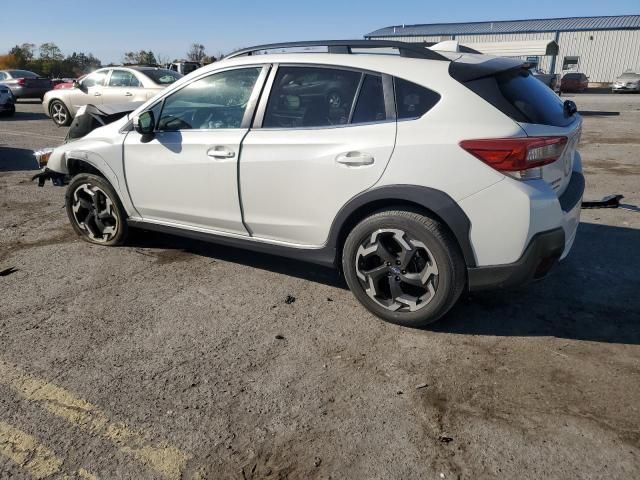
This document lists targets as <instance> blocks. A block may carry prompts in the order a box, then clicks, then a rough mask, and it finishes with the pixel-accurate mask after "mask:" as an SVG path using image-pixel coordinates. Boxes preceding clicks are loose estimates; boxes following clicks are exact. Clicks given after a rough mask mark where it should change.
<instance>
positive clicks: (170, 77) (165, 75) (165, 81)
mask: <svg viewBox="0 0 640 480" xmlns="http://www.w3.org/2000/svg"><path fill="white" fill-rule="evenodd" d="M142 73H144V74H145V75H146V76H147V77H149V78H150V79H151V80H153V82H154V83H157V84H158V85H170V84H172V83H173V82H175V81H176V80H179V79H181V78H182V77H183V75H182V74H180V73H178V72H174V71H173V70H167V69H165V68H158V69H156V70H142Z"/></svg>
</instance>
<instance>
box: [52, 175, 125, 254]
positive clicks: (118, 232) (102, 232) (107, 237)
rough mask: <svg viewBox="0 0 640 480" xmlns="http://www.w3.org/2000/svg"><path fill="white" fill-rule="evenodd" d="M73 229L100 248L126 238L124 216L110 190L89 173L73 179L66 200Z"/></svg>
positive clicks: (107, 184) (116, 198)
mask: <svg viewBox="0 0 640 480" xmlns="http://www.w3.org/2000/svg"><path fill="white" fill-rule="evenodd" d="M65 203H66V209H67V215H68V216H69V220H70V221H71V225H72V226H73V229H74V230H75V231H76V233H77V234H78V235H80V236H81V237H82V238H83V239H84V240H86V241H88V242H90V243H97V244H99V245H109V246H112V245H120V244H122V243H123V242H124V240H125V238H126V236H127V222H126V214H125V212H124V209H123V208H122V204H121V203H120V200H119V199H118V196H117V194H116V193H115V191H114V190H113V187H112V186H111V185H110V184H109V182H107V181H106V180H105V179H104V178H102V177H99V176H97V175H91V174H84V173H83V174H80V175H77V176H75V177H74V178H73V179H72V180H71V183H69V187H68V189H67V194H66V197H65Z"/></svg>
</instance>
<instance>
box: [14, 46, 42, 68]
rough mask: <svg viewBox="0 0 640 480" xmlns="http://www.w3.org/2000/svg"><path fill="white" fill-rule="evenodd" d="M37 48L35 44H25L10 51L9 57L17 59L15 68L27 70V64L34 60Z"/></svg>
mask: <svg viewBox="0 0 640 480" xmlns="http://www.w3.org/2000/svg"><path fill="white" fill-rule="evenodd" d="M35 48H36V46H35V44H33V43H23V44H22V45H16V46H15V47H13V48H12V49H11V50H9V55H12V56H13V57H14V58H15V62H16V67H15V68H25V67H26V66H27V64H28V63H29V62H31V61H32V60H33V51H34V49H35Z"/></svg>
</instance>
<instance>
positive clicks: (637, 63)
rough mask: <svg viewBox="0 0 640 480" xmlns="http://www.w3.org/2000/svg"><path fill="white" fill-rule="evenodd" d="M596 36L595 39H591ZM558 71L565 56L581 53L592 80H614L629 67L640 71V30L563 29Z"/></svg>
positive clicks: (584, 70)
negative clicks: (577, 30) (567, 30)
mask: <svg viewBox="0 0 640 480" xmlns="http://www.w3.org/2000/svg"><path fill="white" fill-rule="evenodd" d="M591 38H593V40H591ZM558 45H559V46H560V52H559V54H558V60H557V61H556V73H563V71H562V63H563V60H564V57H565V56H577V57H580V58H579V60H578V71H579V72H582V73H584V74H585V75H587V77H589V82H613V81H614V80H615V79H616V77H618V76H619V75H620V74H621V73H622V72H624V71H625V70H634V71H636V72H640V30H601V31H593V32H560V36H559V38H558Z"/></svg>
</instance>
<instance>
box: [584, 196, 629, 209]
mask: <svg viewBox="0 0 640 480" xmlns="http://www.w3.org/2000/svg"><path fill="white" fill-rule="evenodd" d="M623 198H624V195H620V194H617V195H607V196H606V197H604V198H603V199H602V200H593V201H587V202H582V208H583V209H587V208H618V207H619V206H620V200H622V199H623Z"/></svg>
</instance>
